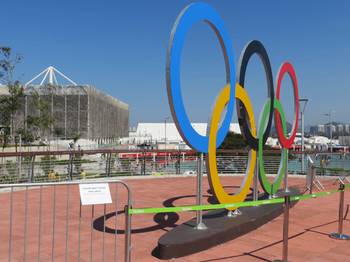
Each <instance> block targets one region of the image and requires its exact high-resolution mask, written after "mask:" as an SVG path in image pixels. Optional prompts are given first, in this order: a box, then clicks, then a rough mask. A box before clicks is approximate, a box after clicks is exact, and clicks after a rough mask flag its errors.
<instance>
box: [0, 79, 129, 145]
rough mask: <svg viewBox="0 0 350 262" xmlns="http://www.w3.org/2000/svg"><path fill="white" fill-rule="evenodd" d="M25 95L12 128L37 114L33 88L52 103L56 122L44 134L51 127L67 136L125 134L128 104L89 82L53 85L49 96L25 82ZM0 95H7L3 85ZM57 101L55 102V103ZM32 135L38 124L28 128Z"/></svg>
mask: <svg viewBox="0 0 350 262" xmlns="http://www.w3.org/2000/svg"><path fill="white" fill-rule="evenodd" d="M24 87H25V92H26V94H27V96H26V97H25V98H24V99H23V101H22V102H23V106H24V108H23V109H22V110H18V111H17V113H16V114H15V129H18V128H21V127H24V126H25V125H26V123H25V120H26V119H27V117H28V115H31V116H34V117H36V116H39V110H38V109H36V108H35V106H34V99H35V97H34V96H33V95H32V93H33V91H37V92H38V93H39V95H40V96H41V97H42V98H43V99H44V101H46V102H50V103H51V105H52V108H51V110H52V113H53V114H54V115H55V116H56V117H57V118H56V122H55V123H54V124H53V125H51V126H50V127H49V130H47V131H46V133H45V134H43V133H41V135H42V136H43V135H45V136H48V135H49V132H50V131H53V130H55V129H60V130H62V131H63V132H64V133H65V134H66V135H67V136H71V135H73V134H81V135H82V138H102V139H106V138H118V137H122V136H127V135H128V128H129V105H128V104H126V103H124V102H122V101H120V100H118V99H116V98H114V97H112V96H110V95H107V94H105V93H103V92H101V91H100V90H98V89H96V88H94V87H92V86H89V85H56V86H55V91H54V94H53V95H50V94H48V93H45V89H44V88H43V87H44V86H43V85H28V86H27V85H25V86H24ZM0 94H4V95H6V94H8V91H7V87H6V86H4V85H0ZM55 102H57V103H55ZM31 130H32V133H33V135H37V134H39V128H38V127H34V126H33V127H32V128H31Z"/></svg>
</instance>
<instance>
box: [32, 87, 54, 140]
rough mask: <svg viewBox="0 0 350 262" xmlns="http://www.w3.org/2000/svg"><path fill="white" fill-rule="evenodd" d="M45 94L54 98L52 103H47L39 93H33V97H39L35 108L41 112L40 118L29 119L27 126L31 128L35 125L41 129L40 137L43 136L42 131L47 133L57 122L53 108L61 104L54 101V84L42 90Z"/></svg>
mask: <svg viewBox="0 0 350 262" xmlns="http://www.w3.org/2000/svg"><path fill="white" fill-rule="evenodd" d="M42 91H43V92H44V94H47V95H49V96H51V97H52V100H51V101H52V102H51V103H50V102H46V101H45V100H44V97H43V96H41V95H40V94H39V92H38V91H35V92H32V93H31V95H33V96H35V97H37V98H36V99H34V106H35V108H36V109H38V110H39V116H36V117H35V116H31V115H28V117H27V125H28V127H29V128H31V127H32V126H33V125H34V126H36V127H38V128H39V130H40V131H39V135H40V136H41V135H42V134H41V131H44V132H45V131H46V130H48V129H49V128H50V126H51V125H52V124H54V123H55V122H56V118H57V116H55V115H54V114H53V113H52V110H51V109H52V106H53V105H57V104H59V103H58V102H54V101H53V97H54V91H55V87H54V86H53V85H52V84H46V85H44V87H43V88H42Z"/></svg>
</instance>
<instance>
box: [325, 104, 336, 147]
mask: <svg viewBox="0 0 350 262" xmlns="http://www.w3.org/2000/svg"><path fill="white" fill-rule="evenodd" d="M332 113H335V111H332V110H329V114H324V115H325V116H329V117H330V122H329V129H330V130H329V131H330V139H331V152H333V139H332V131H333V130H332Z"/></svg>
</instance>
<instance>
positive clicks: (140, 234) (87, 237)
mask: <svg viewBox="0 0 350 262" xmlns="http://www.w3.org/2000/svg"><path fill="white" fill-rule="evenodd" d="M124 181H125V182H127V183H128V185H129V186H130V188H131V192H132V199H133V200H135V201H136V203H135V204H134V205H133V208H151V207H164V206H188V205H195V203H196V178H195V177H159V176H152V177H148V176H147V177H142V178H136V179H125V180H124ZM221 181H222V184H223V186H224V187H225V189H226V190H227V192H228V193H232V194H233V193H235V192H236V191H237V189H238V188H239V186H240V184H241V183H242V181H243V177H237V176H232V177H230V176H225V177H222V178H221ZM333 182H334V180H327V181H324V182H323V185H324V187H325V189H324V190H322V191H331V190H336V189H338V188H339V184H336V185H332V184H333ZM288 183H289V186H291V187H298V188H300V189H301V190H302V189H304V187H305V178H298V177H291V178H289V181H288ZM203 187H204V189H203V192H204V194H203V203H204V204H209V202H208V201H210V202H211V203H212V201H213V199H212V195H211V194H210V191H209V185H208V181H207V179H206V178H204V183H203ZM110 190H111V195H112V199H113V204H107V205H106V214H107V217H106V233H105V234H103V214H104V205H95V206H94V209H92V207H91V206H83V207H82V209H81V215H80V209H79V206H80V205H79V203H80V201H79V190H78V186H76V185H74V186H73V185H71V186H70V187H69V190H67V186H57V187H56V205H55V206H56V208H55V210H54V209H53V207H54V202H53V201H54V194H55V190H54V187H45V188H43V189H42V206H43V208H42V218H41V225H42V226H41V229H40V228H39V219H40V216H39V213H40V205H39V204H40V189H38V188H35V189H30V190H28V202H27V214H28V216H27V226H26V224H25V210H26V198H25V196H26V190H22V191H16V192H14V193H13V195H14V198H13V217H12V221H13V223H12V241H11V261H24V256H25V257H26V260H27V261H38V254H39V247H40V260H41V261H52V257H54V259H55V261H65V260H66V258H67V261H78V258H79V257H80V261H103V258H104V260H105V261H114V254H115V252H114V248H115V222H116V220H115V215H114V214H113V212H115V209H116V197H115V196H116V186H115V185H114V183H110ZM259 190H260V192H261V188H260V189H259ZM314 192H316V193H317V192H320V191H318V189H315V190H314ZM68 193H69V201H68V202H67V195H68ZM10 197H11V193H2V194H0V203H1V212H0V220H1V221H2V222H1V224H0V262H3V261H9V235H10V225H11V224H10V207H11V205H10ZM126 199H127V198H126V190H125V188H124V187H123V186H122V185H119V186H118V201H117V203H118V207H117V210H118V216H117V229H118V230H117V233H118V235H117V261H123V258H124V223H125V222H124V221H125V220H124V213H123V207H124V205H125V203H126ZM67 203H69V208H68V210H69V212H68V216H67ZM349 205H350V188H347V189H346V190H345V209H344V214H343V215H344V216H345V220H344V226H343V233H344V234H347V235H350V214H349ZM92 210H93V212H92ZM53 212H55V213H56V216H55V220H53ZM195 215H196V214H195V212H178V213H163V214H135V215H132V231H131V245H133V246H134V251H132V252H131V261H137V262H144V261H160V260H159V259H158V258H156V257H153V256H152V251H153V250H154V249H155V248H156V246H157V242H158V239H159V237H161V236H162V235H163V234H164V233H166V232H167V231H169V230H171V229H172V228H174V227H176V226H177V225H179V224H181V223H184V222H186V221H187V220H189V219H191V218H193V217H195ZM338 216H339V193H334V194H331V195H326V196H321V197H317V198H312V199H305V200H300V201H299V203H297V204H296V206H295V207H293V208H292V209H291V210H290V221H289V242H288V247H289V249H288V260H290V261H294V262H302V261H320V262H327V261H342V262H345V261H350V241H343V240H336V239H332V238H330V237H329V234H330V233H336V232H337V231H338ZM67 217H68V218H67ZM80 217H81V221H82V222H81V225H79V218H80ZM67 220H68V227H67V222H66V221H67ZM91 221H93V222H94V229H93V230H91V228H92V223H91ZM53 224H55V226H53ZM79 227H80V228H81V231H80V232H81V233H80V239H81V245H80V247H79V244H78V243H79ZM67 228H68V237H67V235H66V232H67ZM39 229H40V245H39ZM53 231H55V237H53ZM25 232H27V233H26V239H27V240H26V242H25V241H24V237H25ZM91 232H93V241H91ZM282 232H283V215H282V216H280V217H278V218H276V219H275V220H273V221H271V222H270V223H268V224H266V225H264V226H262V227H260V228H259V229H257V230H255V231H253V232H251V233H249V234H247V235H244V236H241V237H239V238H237V239H234V240H232V241H230V242H227V243H225V244H223V245H220V246H217V247H214V248H211V249H209V250H206V251H203V252H200V253H196V254H193V255H190V256H186V257H183V258H178V259H175V261H179V262H180V261H183V262H190V261H202V262H209V261H210V262H216V261H273V260H275V259H282V239H283V236H282ZM103 235H105V237H103ZM103 243H104V246H105V249H103ZM24 245H25V246H26V249H24ZM66 246H67V248H66ZM91 246H92V248H91ZM79 249H80V252H79Z"/></svg>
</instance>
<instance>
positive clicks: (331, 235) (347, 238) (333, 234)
mask: <svg viewBox="0 0 350 262" xmlns="http://www.w3.org/2000/svg"><path fill="white" fill-rule="evenodd" d="M329 236H330V237H331V238H335V239H339V240H349V239H350V236H348V235H345V234H339V233H332V234H330V235H329Z"/></svg>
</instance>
